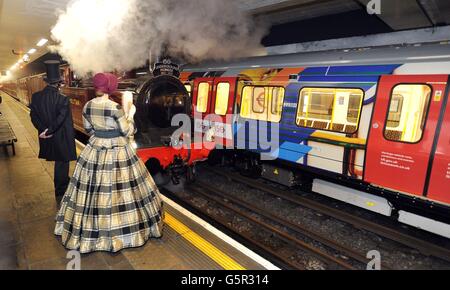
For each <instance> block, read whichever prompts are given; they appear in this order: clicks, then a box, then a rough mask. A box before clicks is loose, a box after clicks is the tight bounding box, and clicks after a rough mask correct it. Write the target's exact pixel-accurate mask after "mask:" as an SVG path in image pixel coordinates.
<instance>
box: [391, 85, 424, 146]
mask: <svg viewBox="0 0 450 290" xmlns="http://www.w3.org/2000/svg"><path fill="white" fill-rule="evenodd" d="M431 95H432V89H431V87H430V86H429V85H421V84H401V85H397V86H396V87H395V88H394V89H393V91H392V96H391V100H390V104H389V110H388V117H387V121H386V125H385V128H384V137H385V138H386V139H387V140H389V141H394V142H403V143H413V144H414V143H418V142H419V141H420V140H422V137H423V133H424V130H425V123H426V119H427V113H428V109H429V107H430V104H431Z"/></svg>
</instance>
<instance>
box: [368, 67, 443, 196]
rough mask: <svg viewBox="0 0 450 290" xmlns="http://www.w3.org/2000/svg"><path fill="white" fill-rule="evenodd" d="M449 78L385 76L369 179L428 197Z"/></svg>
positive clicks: (376, 112)
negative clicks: (431, 165) (436, 140)
mask: <svg viewBox="0 0 450 290" xmlns="http://www.w3.org/2000/svg"><path fill="white" fill-rule="evenodd" d="M446 83H447V76H440V75H423V76H420V75H415V76H383V77H382V78H381V80H380V83H379V88H378V95H377V100H376V104H375V110H374V115H373V120H372V123H371V126H372V127H371V131H370V135H369V142H368V149H367V157H366V171H365V177H364V178H365V181H367V182H369V183H371V184H374V185H377V186H381V187H384V188H388V189H392V190H395V191H399V192H405V193H409V194H413V195H417V196H423V194H424V187H425V182H426V177H427V172H428V168H429V161H430V156H431V152H432V149H433V148H432V147H433V142H434V139H435V134H436V128H437V122H438V119H439V115H440V112H441V107H442V103H443V99H444V98H443V92H444V91H445V88H446Z"/></svg>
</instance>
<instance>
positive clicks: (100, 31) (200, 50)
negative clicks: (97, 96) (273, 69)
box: [52, 0, 267, 75]
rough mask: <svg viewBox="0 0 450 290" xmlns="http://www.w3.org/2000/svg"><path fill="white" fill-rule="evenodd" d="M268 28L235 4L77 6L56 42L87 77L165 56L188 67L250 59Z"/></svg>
mask: <svg viewBox="0 0 450 290" xmlns="http://www.w3.org/2000/svg"><path fill="white" fill-rule="evenodd" d="M266 28H267V27H266V26H265V25H262V24H261V23H258V24H257V23H255V22H254V21H253V19H252V17H251V16H248V15H246V14H244V13H243V12H241V11H240V10H239V7H238V3H237V1H236V0H226V1H224V0H73V1H71V2H70V3H69V5H68V6H67V9H66V11H64V12H61V13H60V15H59V18H58V22H57V23H56V25H55V27H54V28H53V29H52V37H53V39H54V40H55V41H57V43H58V44H57V45H56V46H55V47H54V50H55V51H57V52H58V53H59V54H61V55H62V57H63V58H64V59H66V60H67V61H68V62H69V63H70V64H71V65H72V67H73V69H74V70H75V71H76V72H77V73H78V74H81V75H85V74H86V73H89V72H101V71H112V70H130V69H133V68H136V67H140V66H143V65H145V63H146V61H147V60H148V58H149V54H150V53H152V54H154V55H158V54H159V53H161V52H162V51H164V50H165V51H166V52H168V53H169V54H170V55H171V56H174V57H179V58H183V59H184V60H186V61H188V62H198V61H202V60H206V59H214V60H224V59H229V58H232V57H240V56H247V55H252V54H255V52H259V51H261V49H262V47H261V45H260V41H261V39H262V37H263V36H264V33H265V32H266V31H267V29H266Z"/></svg>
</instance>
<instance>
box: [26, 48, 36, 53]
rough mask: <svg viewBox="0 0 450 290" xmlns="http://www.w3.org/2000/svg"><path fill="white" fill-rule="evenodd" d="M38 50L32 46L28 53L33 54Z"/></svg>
mask: <svg viewBox="0 0 450 290" xmlns="http://www.w3.org/2000/svg"><path fill="white" fill-rule="evenodd" d="M35 52H36V48H32V49H30V51H29V52H28V54H33V53H35Z"/></svg>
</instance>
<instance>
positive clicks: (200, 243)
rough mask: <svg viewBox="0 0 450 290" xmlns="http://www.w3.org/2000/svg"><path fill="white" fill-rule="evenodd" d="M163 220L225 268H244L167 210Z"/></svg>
mask: <svg viewBox="0 0 450 290" xmlns="http://www.w3.org/2000/svg"><path fill="white" fill-rule="evenodd" d="M165 222H166V224H167V225H168V226H169V227H171V228H172V229H173V230H174V231H176V232H177V233H178V234H180V235H181V236H182V237H183V238H185V239H186V240H187V241H188V242H190V243H191V244H192V245H193V246H195V247H196V248H197V249H199V250H200V251H201V252H202V253H204V254H205V255H207V256H208V257H210V258H211V259H212V260H213V261H215V262H216V263H217V264H219V265H220V266H221V267H222V268H224V269H225V270H246V269H245V268H244V267H242V266H241V265H240V264H239V263H237V262H236V261H234V260H233V259H232V258H230V257H229V256H228V255H227V254H225V253H224V252H222V251H221V250H219V249H218V248H216V247H215V246H214V245H212V244H211V243H209V242H208V241H206V240H205V239H203V238H202V237H200V236H199V235H198V234H196V233H195V232H193V231H192V230H190V229H189V228H188V227H187V226H185V225H184V224H183V223H181V222H180V221H178V220H177V219H176V218H174V217H173V216H172V215H170V214H168V213H167V212H166V219H165Z"/></svg>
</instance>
